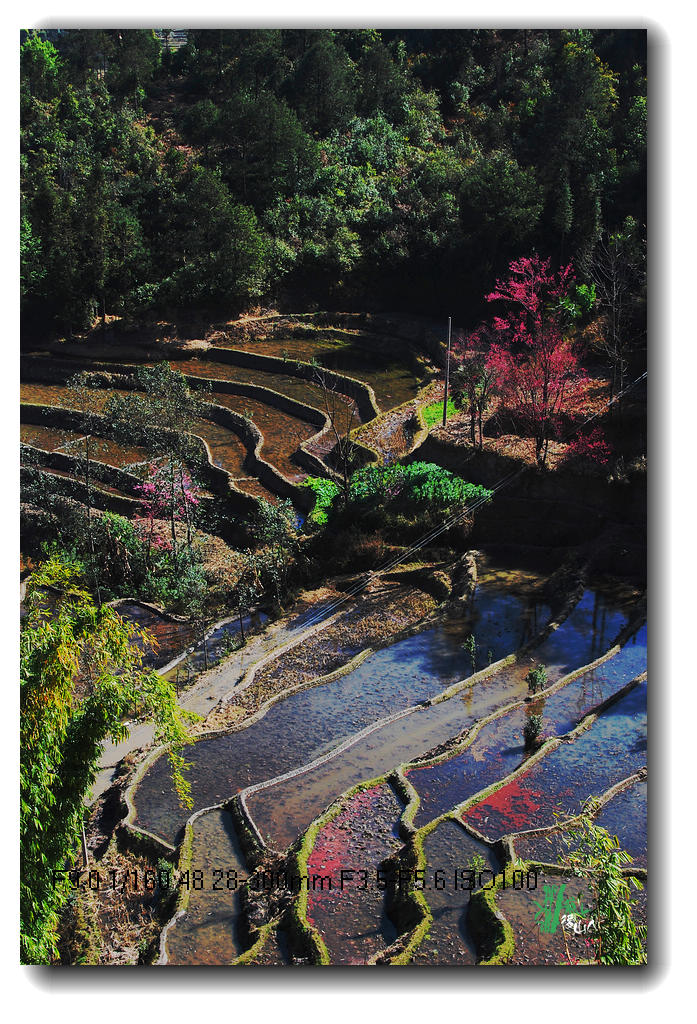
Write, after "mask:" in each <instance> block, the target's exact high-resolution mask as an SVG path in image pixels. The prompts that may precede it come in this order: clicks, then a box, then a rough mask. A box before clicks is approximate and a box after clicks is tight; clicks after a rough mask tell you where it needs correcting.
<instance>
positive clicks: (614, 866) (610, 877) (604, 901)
mask: <svg viewBox="0 0 697 1024" xmlns="http://www.w3.org/2000/svg"><path fill="white" fill-rule="evenodd" d="M592 810H593V808H592V805H587V806H586V807H585V808H584V814H583V815H582V817H581V819H580V821H579V822H578V824H577V825H576V826H575V827H574V828H572V829H569V831H568V832H565V833H564V834H563V836H562V838H563V840H564V842H565V843H566V845H567V846H568V847H569V848H570V849H569V850H568V852H567V853H565V854H564V855H563V856H562V857H561V858H560V863H561V864H562V865H563V866H564V867H567V868H571V870H572V871H573V873H574V874H575V875H577V876H579V877H581V878H584V879H587V880H588V886H589V888H590V892H591V896H592V899H593V903H594V907H593V917H594V919H595V922H596V927H597V929H598V931H597V935H595V934H593V933H591V935H590V936H589V938H590V939H591V941H592V942H593V945H594V947H595V958H596V960H597V962H598V963H601V964H608V965H610V966H625V965H631V964H645V963H646V949H645V939H646V935H645V931H644V929H643V928H641V927H637V925H636V924H635V923H634V919H633V917H632V909H631V896H632V888H634V889H643V884H642V882H641V881H640V880H639V879H638V878H634V877H632V876H627V875H625V874H624V872H623V870H622V867H623V865H627V864H631V861H632V858H631V857H630V855H629V854H628V853H627V852H626V850H623V849H622V848H621V847H620V843H619V840H618V838H617V836H611V835H610V833H609V832H608V831H607V829H604V828H601V826H600V825H596V824H595V823H594V822H593V820H592V817H591V813H592Z"/></svg>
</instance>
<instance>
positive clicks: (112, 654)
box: [20, 557, 191, 964]
mask: <svg viewBox="0 0 697 1024" xmlns="http://www.w3.org/2000/svg"><path fill="white" fill-rule="evenodd" d="M49 586H50V587H53V588H57V589H58V591H59V596H58V598H57V599H56V601H55V604H54V606H53V607H52V608H47V607H46V601H45V588H46V587H49ZM26 608H27V615H26V618H25V620H24V622H23V624H22V632H21V637H20V712H21V718H20V848H21V861H22V872H21V890H20V913H21V935H20V942H21V959H22V962H23V963H33V964H40V963H48V962H50V960H51V958H52V957H54V956H55V955H56V932H57V925H58V917H59V912H60V909H61V907H62V905H63V904H64V903H65V901H66V898H67V896H68V892H69V886H68V880H67V876H66V875H65V874H63V873H61V872H62V870H63V869H64V868H65V867H66V866H68V865H69V864H70V863H71V862H72V861H73V859H74V857H75V854H76V850H77V844H78V842H79V836H80V830H81V827H82V817H83V801H84V798H85V796H86V795H87V792H88V790H89V787H90V785H91V783H92V781H93V780H94V778H95V775H96V768H97V763H98V759H99V755H100V752H101V748H102V744H103V742H104V740H106V739H113V740H115V741H118V740H122V739H124V738H125V737H126V736H127V734H128V730H127V729H126V727H125V726H124V725H123V719H124V717H125V715H126V714H127V713H130V712H132V709H133V708H137V709H138V711H139V713H141V714H143V715H145V716H146V717H152V718H153V720H154V723H155V732H156V742H166V743H172V744H173V746H172V747H171V749H170V761H171V765H172V770H173V777H174V782H175V786H176V788H177V791H178V793H179V796H180V799H181V800H182V802H183V804H184V805H185V806H190V805H191V799H190V796H189V787H188V784H187V783H186V781H185V779H184V777H183V774H182V771H183V768H184V767H185V765H184V761H183V758H182V756H181V753H180V750H181V745H182V743H183V742H185V740H186V739H187V732H186V729H185V726H184V721H183V718H182V713H181V712H180V710H179V708H178V707H177V703H176V698H175V694H174V690H173V688H172V686H171V684H170V683H168V682H167V681H166V680H164V679H162V678H161V677H160V676H158V675H157V674H156V673H154V672H150V671H146V670H144V669H143V668H142V653H141V650H140V646H139V644H138V643H135V642H134V641H136V640H139V641H140V642H141V643H143V644H144V643H146V642H147V635H146V634H145V633H144V632H142V631H141V630H139V629H137V627H135V626H129V625H127V624H125V623H124V622H123V620H122V619H121V618H120V616H119V615H118V614H117V613H116V612H115V611H114V609H113V608H110V607H109V606H106V605H103V606H102V607H100V608H97V607H95V605H94V604H93V603H92V600H91V599H90V597H89V595H88V593H87V592H86V591H85V590H84V589H83V587H82V585H81V581H80V578H79V574H78V571H77V568H76V566H75V565H71V564H69V563H66V562H61V561H60V560H58V559H57V558H55V557H54V558H51V559H49V560H48V561H47V562H45V563H44V564H43V565H42V566H40V567H39V569H38V570H37V571H36V572H35V573H33V574H32V576H31V577H30V578H29V580H28V582H27V596H26ZM78 679H80V680H81V687H80V690H77V689H76V681H77V680H78ZM79 694H80V695H79Z"/></svg>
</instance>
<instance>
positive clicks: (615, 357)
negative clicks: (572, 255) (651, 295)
mask: <svg viewBox="0 0 697 1024" xmlns="http://www.w3.org/2000/svg"><path fill="white" fill-rule="evenodd" d="M582 269H583V271H584V273H585V274H586V276H587V277H588V278H589V279H590V280H591V281H592V282H593V284H594V285H595V293H596V298H597V302H598V308H599V311H600V313H601V320H600V322H599V323H598V325H597V328H598V329H597V330H596V332H595V337H594V339H593V345H594V347H595V348H597V349H598V350H599V351H600V352H602V353H603V355H605V357H606V358H607V360H608V362H609V363H610V367H611V370H612V380H611V384H610V399H611V400H612V399H613V398H614V397H615V395H618V394H620V393H621V392H622V390H623V389H624V382H625V377H626V374H627V369H628V366H629V356H630V354H631V350H632V348H633V346H634V344H635V343H636V341H637V338H638V333H639V332H638V331H637V330H636V327H635V324H636V319H635V308H636V304H637V299H638V298H639V297H640V296H641V293H642V291H643V287H644V282H645V274H646V270H645V255H644V249H643V246H642V244H641V243H640V241H639V240H638V238H637V225H636V224H635V222H634V221H633V220H631V218H628V219H627V221H626V222H625V225H624V228H623V230H622V231H619V232H617V233H615V234H612V235H607V234H606V235H603V237H602V238H601V239H600V240H599V242H598V244H597V245H596V247H595V250H594V251H593V253H592V254H591V256H590V257H589V258H588V259H587V260H586V261H585V263H584V264H582Z"/></svg>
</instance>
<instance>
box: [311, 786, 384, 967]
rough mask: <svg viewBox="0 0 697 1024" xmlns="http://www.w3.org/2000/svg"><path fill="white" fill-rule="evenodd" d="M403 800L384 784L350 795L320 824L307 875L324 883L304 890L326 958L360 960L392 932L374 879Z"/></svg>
mask: <svg viewBox="0 0 697 1024" xmlns="http://www.w3.org/2000/svg"><path fill="white" fill-rule="evenodd" d="M402 810H403V805H402V803H401V802H400V801H399V799H398V798H397V796H396V794H395V793H394V791H393V790H392V788H391V787H390V786H389V785H386V784H385V785H382V786H374V787H372V788H371V789H368V790H362V791H360V792H358V793H355V794H354V795H353V796H352V797H350V798H349V799H348V800H347V801H346V803H345V804H344V806H343V807H342V808H341V810H340V812H339V813H338V814H337V815H336V816H335V817H333V818H332V819H331V821H329V822H327V824H326V825H324V826H323V828H322V829H321V830H320V832H319V834H318V836H317V838H316V840H315V844H314V846H313V849H312V852H311V854H310V856H309V858H308V862H307V870H308V873H309V874H310V875H313V876H314V875H317V876H320V877H322V876H324V877H325V878H326V877H328V878H329V879H330V884H329V885H327V886H326V887H325V886H322V888H318V887H316V886H313V887H312V888H311V889H310V890H309V891H308V905H307V918H308V921H309V922H310V923H311V924H312V925H314V927H315V928H317V930H318V931H319V932H320V934H321V936H322V939H323V940H324V942H325V944H326V946H327V949H328V951H329V956H330V960H331V963H332V964H363V963H367V962H368V961H369V960H370V959H371V957H374V956H375V955H377V954H378V953H380V952H381V951H382V950H383V949H385V948H386V947H387V946H389V945H390V944H391V943H392V942H393V941H394V940H395V938H396V937H397V930H396V928H395V926H394V924H393V923H392V921H391V920H390V919H389V917H388V916H387V913H386V909H385V898H384V896H385V894H384V892H383V891H381V890H380V889H379V888H378V887H377V885H376V884H375V880H376V878H377V877H378V870H379V868H380V865H381V864H382V862H383V860H384V859H385V858H386V857H389V856H390V855H391V854H394V853H396V852H397V850H399V848H400V847H401V845H402V842H401V840H400V838H399V835H398V831H397V823H398V820H399V816H400V814H401V813H402Z"/></svg>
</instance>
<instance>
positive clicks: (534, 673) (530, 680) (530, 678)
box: [525, 665, 547, 693]
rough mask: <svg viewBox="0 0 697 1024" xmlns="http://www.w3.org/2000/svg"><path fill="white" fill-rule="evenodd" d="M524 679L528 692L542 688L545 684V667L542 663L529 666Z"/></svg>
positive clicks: (534, 691)
mask: <svg viewBox="0 0 697 1024" xmlns="http://www.w3.org/2000/svg"><path fill="white" fill-rule="evenodd" d="M525 681H526V682H527V684H528V691H529V692H530V693H537V692H538V690H544V688H545V686H546V685H547V669H546V668H545V666H544V665H538V666H537V668H531V669H530V671H529V672H528V674H527V675H526V677H525Z"/></svg>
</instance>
